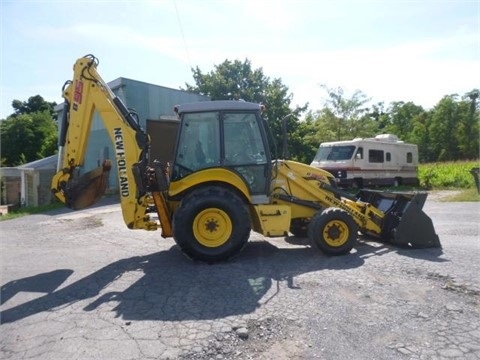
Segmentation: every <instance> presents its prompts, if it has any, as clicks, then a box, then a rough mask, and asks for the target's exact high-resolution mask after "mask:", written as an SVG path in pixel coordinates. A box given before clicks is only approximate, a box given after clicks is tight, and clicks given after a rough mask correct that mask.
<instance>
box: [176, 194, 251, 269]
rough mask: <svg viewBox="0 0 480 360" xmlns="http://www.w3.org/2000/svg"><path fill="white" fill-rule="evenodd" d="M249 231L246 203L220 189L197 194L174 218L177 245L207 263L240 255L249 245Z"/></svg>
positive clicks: (184, 204)
mask: <svg viewBox="0 0 480 360" xmlns="http://www.w3.org/2000/svg"><path fill="white" fill-rule="evenodd" d="M250 229H251V225H250V216H249V213H248V210H247V207H246V206H245V204H244V203H243V201H242V200H241V199H240V197H239V196H238V195H236V194H235V193H233V192H232V191H229V190H227V189H224V188H222V187H219V186H209V187H206V188H204V189H200V190H197V191H194V192H193V193H192V194H190V195H188V196H187V197H185V198H184V199H183V200H182V203H181V205H180V207H179V208H178V209H177V211H176V212H175V214H174V216H173V234H174V239H175V242H176V243H177V245H178V246H179V247H180V249H181V250H182V251H183V252H184V253H185V254H186V255H187V256H188V257H190V258H192V259H194V260H200V261H204V262H207V263H214V262H218V261H224V260H227V259H229V258H231V257H232V256H234V255H237V254H238V253H239V252H240V251H241V250H242V248H243V247H244V246H245V244H246V243H247V242H248V238H249V236H250Z"/></svg>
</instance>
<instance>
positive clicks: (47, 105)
mask: <svg viewBox="0 0 480 360" xmlns="http://www.w3.org/2000/svg"><path fill="white" fill-rule="evenodd" d="M56 105H57V103H56V102H48V101H45V100H44V99H43V97H41V96H40V95H35V96H30V97H29V98H28V100H27V101H20V100H13V101H12V107H13V109H14V113H13V114H12V115H13V116H17V115H23V114H31V113H36V112H44V111H48V113H49V114H50V115H51V116H52V117H53V116H54V115H55V111H54V108H55V106H56Z"/></svg>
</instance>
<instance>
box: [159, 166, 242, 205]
mask: <svg viewBox="0 0 480 360" xmlns="http://www.w3.org/2000/svg"><path fill="white" fill-rule="evenodd" d="M212 182H222V183H226V184H229V185H231V186H233V187H234V188H236V189H237V190H238V191H240V192H241V193H242V194H243V195H244V196H245V198H246V199H248V200H249V202H250V190H249V189H248V186H247V184H245V181H244V180H243V178H242V177H240V176H239V175H237V174H236V173H235V172H233V171H231V170H228V169H224V168H210V169H204V170H200V171H197V172H194V173H192V174H190V175H188V176H186V177H184V178H182V179H180V180H178V181H172V182H171V183H170V188H169V190H168V195H169V196H170V197H175V196H177V195H180V194H182V193H184V192H185V191H188V190H189V189H193V188H194V187H196V186H199V185H202V184H206V183H212Z"/></svg>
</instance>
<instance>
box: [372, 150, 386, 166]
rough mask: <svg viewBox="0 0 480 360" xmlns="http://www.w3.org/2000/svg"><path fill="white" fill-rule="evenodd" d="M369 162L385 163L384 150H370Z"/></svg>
mask: <svg viewBox="0 0 480 360" xmlns="http://www.w3.org/2000/svg"><path fill="white" fill-rule="evenodd" d="M368 162H371V163H383V150H368Z"/></svg>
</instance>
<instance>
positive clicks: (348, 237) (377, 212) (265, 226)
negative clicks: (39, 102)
mask: <svg viewBox="0 0 480 360" xmlns="http://www.w3.org/2000/svg"><path fill="white" fill-rule="evenodd" d="M97 66H98V60H97V59H96V58H95V57H94V56H92V55H87V56H85V57H82V58H80V59H78V60H77V61H76V63H75V65H74V77H73V80H72V81H68V82H67V83H66V84H65V86H64V88H63V97H64V99H65V109H64V111H63V118H62V120H61V132H60V148H59V171H58V172H57V174H56V175H54V177H53V179H52V191H53V192H54V193H55V195H56V197H57V198H58V199H59V200H60V201H62V202H63V203H65V204H66V205H67V206H68V207H70V208H72V209H81V208H84V207H87V206H89V205H91V204H93V203H95V202H96V201H97V200H98V199H100V198H101V197H102V195H103V194H104V192H105V189H106V186H107V185H106V184H107V179H108V175H109V172H110V170H111V168H112V162H111V161H109V160H106V161H105V162H104V163H103V164H102V166H100V167H99V168H98V169H95V170H93V171H90V172H87V173H84V174H82V169H83V165H84V160H85V159H84V157H85V151H86V146H87V143H88V137H89V134H90V128H91V124H92V121H93V117H94V113H95V112H98V113H99V114H100V116H101V118H102V119H103V121H104V123H105V127H106V129H107V132H108V134H109V135H110V138H111V140H112V144H113V147H114V150H115V159H114V160H113V161H114V162H115V165H116V166H115V168H116V171H117V175H118V184H119V195H120V201H121V208H122V212H123V218H124V221H125V223H126V225H127V226H128V228H130V229H144V230H156V229H161V235H162V236H163V237H165V238H166V237H173V238H174V239H175V242H176V243H177V244H178V246H179V247H180V248H181V250H182V251H183V252H184V253H185V254H186V255H187V256H189V257H190V258H192V259H195V260H201V261H205V262H209V263H212V262H217V261H223V260H226V259H228V258H230V257H232V256H234V255H236V254H238V253H239V252H240V250H241V249H242V248H243V247H244V246H245V244H246V243H247V242H248V239H249V236H250V232H251V231H252V230H253V231H255V232H258V233H260V234H263V235H264V236H266V237H278V236H288V234H289V233H292V234H293V235H296V236H306V237H308V238H309V239H310V240H311V242H312V243H313V244H316V245H317V246H318V247H319V248H320V249H321V250H322V251H323V252H324V253H326V254H329V255H342V254H346V253H349V252H350V251H351V250H352V248H353V247H354V246H355V243H356V241H357V238H358V236H359V233H362V234H365V235H372V236H374V237H376V238H378V239H380V240H382V241H386V242H390V243H392V244H396V245H399V246H405V247H411V248H423V247H440V241H439V238H438V236H437V234H436V233H435V230H434V227H433V224H432V221H431V219H430V218H429V217H428V216H427V215H426V214H425V213H424V212H423V210H422V208H423V205H424V203H425V200H426V198H427V194H426V193H423V192H412V193H398V192H397V193H390V192H377V191H372V190H361V191H360V192H359V193H358V194H357V195H356V196H353V195H350V194H349V193H346V192H344V191H342V190H340V189H338V188H337V187H336V185H335V178H334V177H333V176H332V175H331V174H330V173H329V172H327V171H324V170H322V169H317V168H313V167H311V166H308V165H305V164H301V163H298V162H295V161H291V160H285V159H283V160H277V159H272V157H271V153H270V150H269V149H270V148H269V143H268V138H269V137H268V131H267V129H268V125H267V124H266V121H265V120H264V119H263V118H262V110H263V107H262V105H259V104H254V103H249V102H243V101H205V102H197V103H189V104H182V105H179V106H176V107H175V111H176V113H177V114H178V116H179V118H180V126H179V134H178V138H177V142H176V146H175V151H174V154H175V155H174V158H173V159H172V162H171V163H169V164H162V163H159V162H155V161H150V160H149V137H148V135H147V134H146V133H145V132H144V130H143V129H142V128H141V126H140V125H139V122H138V118H137V117H136V116H135V114H134V113H132V112H131V111H129V110H128V109H127V108H126V106H125V105H124V104H123V103H122V101H121V100H120V99H119V98H118V97H116V96H115V94H113V92H112V91H111V90H110V88H109V87H108V85H107V84H106V83H105V82H104V81H103V80H102V78H101V77H100V75H99V74H98V72H97Z"/></svg>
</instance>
